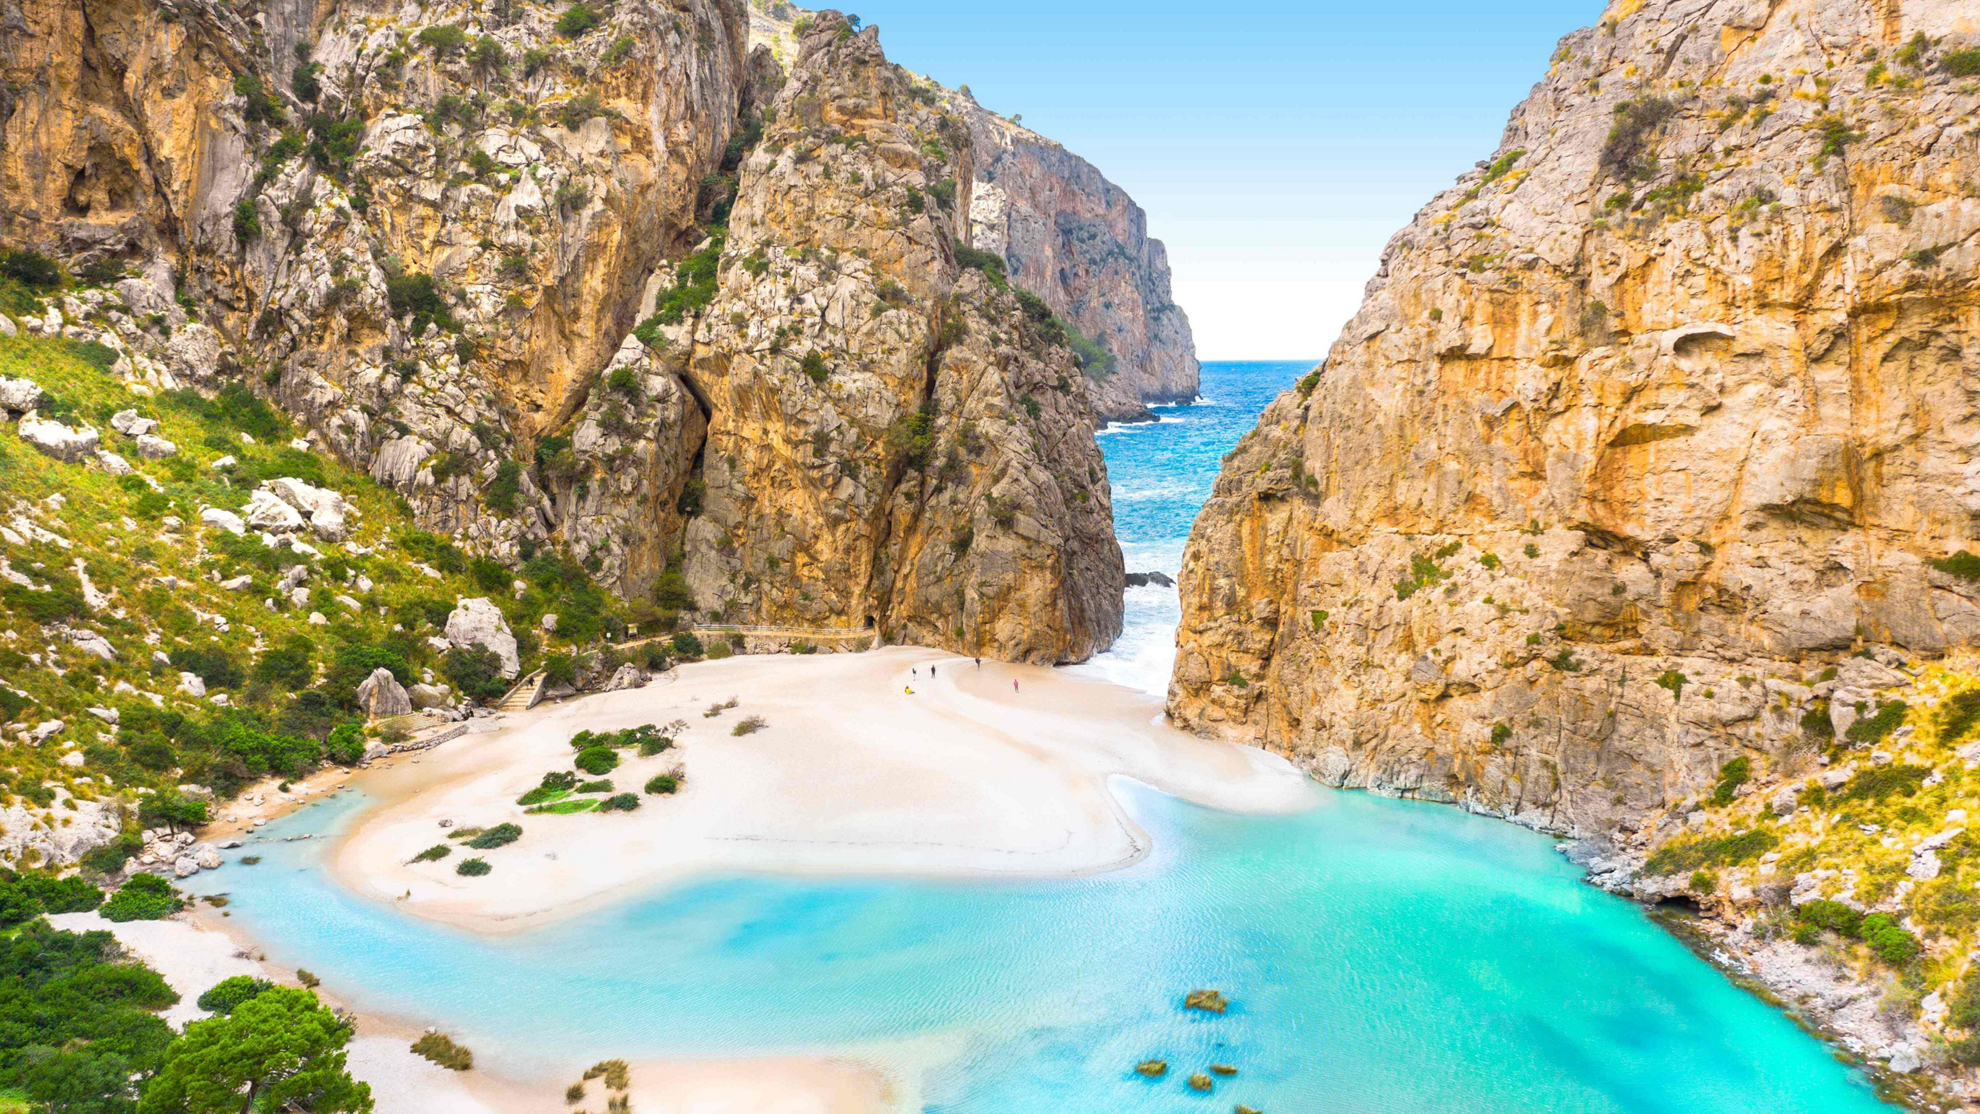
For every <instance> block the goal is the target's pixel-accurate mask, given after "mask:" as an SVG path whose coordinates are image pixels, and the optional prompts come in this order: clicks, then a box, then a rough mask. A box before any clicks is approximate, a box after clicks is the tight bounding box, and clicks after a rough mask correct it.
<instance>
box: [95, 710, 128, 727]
mask: <svg viewBox="0 0 1980 1114" xmlns="http://www.w3.org/2000/svg"><path fill="white" fill-rule="evenodd" d="M88 711H89V714H90V715H93V716H95V717H96V718H97V719H100V720H102V721H103V722H105V723H112V724H114V723H116V722H117V721H118V720H119V719H121V718H122V716H121V715H120V714H119V713H118V711H117V709H115V708H90V709H88Z"/></svg>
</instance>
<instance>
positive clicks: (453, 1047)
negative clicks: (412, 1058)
mask: <svg viewBox="0 0 1980 1114" xmlns="http://www.w3.org/2000/svg"><path fill="white" fill-rule="evenodd" d="M412 1050H413V1051H414V1052H415V1053H417V1054H419V1055H421V1056H424V1057H426V1058H427V1059H429V1060H431V1061H433V1062H434V1063H436V1064H439V1065H440V1066H441V1067H443V1068H449V1069H452V1070H454V1071H467V1070H469V1069H470V1068H473V1067H474V1053H472V1052H470V1051H468V1049H467V1046H466V1045H461V1044H455V1043H454V1040H453V1038H452V1037H449V1036H447V1035H446V1034H445V1033H426V1034H424V1035H422V1036H421V1037H420V1038H419V1039H418V1040H416V1041H414V1042H413V1043H412Z"/></svg>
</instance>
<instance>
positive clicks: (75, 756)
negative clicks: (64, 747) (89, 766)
mask: <svg viewBox="0 0 1980 1114" xmlns="http://www.w3.org/2000/svg"><path fill="white" fill-rule="evenodd" d="M59 761H60V762H61V764H62V765H64V766H68V767H69V768H71V769H75V768H79V767H81V766H82V765H83V763H84V761H85V760H84V758H83V756H82V751H79V750H72V751H70V752H69V753H67V754H65V755H63V756H62V757H61V759H60V760H59Z"/></svg>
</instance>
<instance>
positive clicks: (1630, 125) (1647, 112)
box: [1600, 95, 1677, 177]
mask: <svg viewBox="0 0 1980 1114" xmlns="http://www.w3.org/2000/svg"><path fill="white" fill-rule="evenodd" d="M1676 112H1677V106H1676V105H1675V104H1672V103H1671V102H1670V101H1668V100H1665V99H1664V98H1663V97H1657V96H1648V95H1646V96H1641V97H1636V98H1634V99H1631V100H1627V101H1624V102H1622V103H1621V104H1619V105H1617V106H1616V120H1615V123H1614V124H1613V125H1612V126H1611V127H1610V128H1609V135H1608V138H1606V139H1605V140H1603V142H1602V154H1601V158H1600V165H1601V168H1602V170H1603V171H1605V172H1607V173H1609V174H1614V175H1617V176H1619V177H1649V175H1650V174H1651V173H1654V171H1655V169H1656V168H1655V161H1654V159H1651V160H1649V161H1648V164H1647V165H1646V159H1645V156H1646V155H1647V154H1648V153H1649V148H1650V140H1651V137H1652V136H1653V135H1654V134H1655V133H1656V131H1657V129H1658V128H1659V127H1661V126H1663V123H1664V121H1666V120H1668V119H1670V118H1671V116H1673V115H1674V114H1675V113H1676Z"/></svg>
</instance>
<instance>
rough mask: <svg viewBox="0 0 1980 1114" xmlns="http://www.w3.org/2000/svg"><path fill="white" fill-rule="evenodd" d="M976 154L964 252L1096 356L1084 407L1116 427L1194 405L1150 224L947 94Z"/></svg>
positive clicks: (1188, 347) (1048, 153) (1184, 345)
mask: <svg viewBox="0 0 1980 1114" xmlns="http://www.w3.org/2000/svg"><path fill="white" fill-rule="evenodd" d="M946 99H947V103H948V104H950V105H951V106H953V107H954V108H955V109H956V111H957V112H958V114H960V115H961V117H962V118H963V120H964V121H965V122H966V123H968V125H969V134H970V141H971V143H972V144H974V146H975V148H976V179H975V181H974V182H973V183H972V189H973V195H972V198H971V201H970V211H969V220H970V231H969V240H970V244H971V246H973V247H975V248H977V249H978V250H980V251H988V252H994V253H995V254H997V255H999V256H1002V257H1003V259H1004V260H1005V262H1006V263H1007V264H1008V265H1009V267H1010V271H1011V280H1012V281H1013V282H1016V283H1017V284H1018V285H1019V286H1022V287H1024V288H1025V289H1026V290H1030V291H1032V292H1033V293H1035V294H1037V295H1038V296H1039V297H1041V298H1044V299H1045V302H1046V304H1047V305H1050V306H1051V307H1052V309H1053V311H1054V312H1056V313H1058V314H1059V315H1060V316H1061V317H1064V318H1065V319H1066V320H1067V321H1069V322H1071V323H1072V324H1073V325H1075V326H1077V327H1078V328H1079V330H1080V331H1081V332H1082V333H1084V334H1085V335H1086V336H1087V337H1089V338H1091V339H1092V340H1093V341H1094V342H1095V343H1097V344H1098V345H1100V346H1101V347H1102V348H1103V349H1104V350H1105V352H1106V357H1107V358H1106V359H1105V360H1103V361H1100V363H1099V365H1098V366H1093V367H1089V368H1088V380H1089V390H1090V392H1091V393H1092V395H1093V399H1094V405H1095V406H1096V407H1097V408H1098V409H1099V410H1100V412H1101V413H1102V414H1103V415H1104V416H1105V417H1107V418H1109V419H1111V420H1115V421H1134V420H1145V419H1146V418H1147V417H1148V416H1149V415H1148V414H1147V411H1146V409H1145V408H1144V406H1143V404H1145V403H1160V402H1187V401H1188V400H1190V399H1193V398H1195V397H1196V389H1197V364H1196V342H1195V338H1194V337H1193V336H1192V335H1191V333H1190V328H1189V317H1188V316H1187V315H1186V314H1184V313H1183V310H1182V307H1181V306H1179V305H1177V304H1176V303H1175V300H1174V299H1173V298H1172V297H1171V296H1170V293H1169V254H1168V250H1167V249H1166V248H1164V247H1163V246H1162V241H1160V240H1157V239H1153V238H1151V237H1150V236H1149V235H1148V215H1147V214H1146V213H1144V212H1142V210H1141V206H1139V205H1136V204H1135V203H1134V199H1133V198H1131V197H1129V196H1128V195H1127V192H1126V191H1125V190H1123V189H1121V188H1120V187H1119V186H1117V185H1115V184H1114V183H1112V182H1110V181H1108V180H1107V179H1106V177H1105V176H1104V175H1102V174H1101V173H1100V171H1099V170H1098V169H1096V168H1095V167H1094V166H1093V164H1091V163H1089V162H1087V161H1086V160H1085V159H1082V158H1080V157H1079V156H1078V155H1075V154H1073V153H1072V152H1071V151H1068V150H1066V149H1065V148H1064V147H1062V146H1060V145H1059V144H1057V143H1054V142H1053V141H1051V140H1049V139H1047V138H1045V137H1044V136H1042V135H1039V134H1038V133H1036V132H1034V131H1032V130H1031V129H1029V128H1026V127H1024V126H1023V125H1021V124H1019V123H1017V122H1016V121H1015V120H1011V119H1007V118H1005V117H1002V116H999V115H997V114H996V113H994V112H991V111H990V110H988V109H986V108H984V107H983V106H982V105H979V104H977V103H976V98H974V97H972V96H971V95H969V93H968V92H966V91H965V92H958V93H953V94H949V95H948V97H947V98H946Z"/></svg>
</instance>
